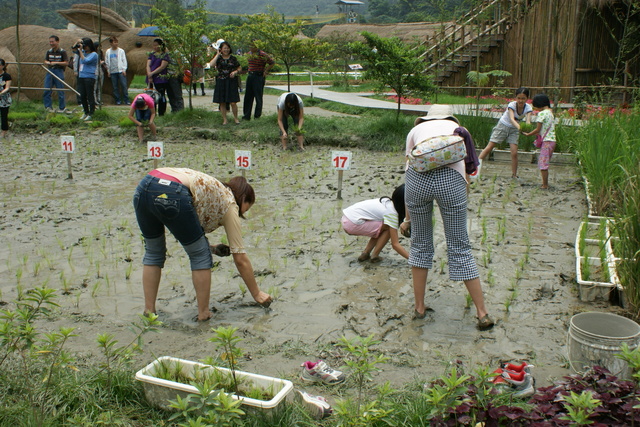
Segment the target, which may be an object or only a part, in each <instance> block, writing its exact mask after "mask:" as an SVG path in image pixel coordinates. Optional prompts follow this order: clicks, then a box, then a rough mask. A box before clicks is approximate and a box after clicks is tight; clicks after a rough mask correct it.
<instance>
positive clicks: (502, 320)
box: [0, 96, 609, 397]
mask: <svg viewBox="0 0 640 427" xmlns="http://www.w3.org/2000/svg"><path fill="white" fill-rule="evenodd" d="M202 98H204V97H202ZM206 98H207V99H208V100H210V98H209V97H208V96H207V97H206ZM273 98H275V97H273ZM270 102H272V101H270ZM323 111H324V110H323ZM308 114H310V115H312V113H311V111H309V112H308ZM319 114H330V113H329V112H327V113H319ZM264 120H267V118H265V119H264ZM310 120H312V118H310ZM345 120H353V119H351V118H345ZM249 125H250V124H247V123H243V124H242V126H249ZM160 132H162V130H161V131H160ZM160 135H162V133H160ZM307 138H308V145H307V146H308V149H307V151H306V152H298V151H288V152H282V151H280V150H278V149H277V142H278V141H277V140H278V136H277V128H276V126H275V123H274V143H273V145H269V146H258V145H257V144H253V143H251V142H247V143H239V144H233V143H230V142H228V141H213V142H212V141H198V140H188V141H184V140H180V141H177V140H172V141H169V140H167V141H165V143H166V144H167V145H166V147H165V150H166V158H165V159H164V160H162V161H161V165H165V166H178V167H190V168H194V169H198V170H201V171H205V172H207V173H209V174H211V175H213V176H216V177H218V178H221V179H222V180H225V179H228V178H229V177H231V176H233V175H235V174H236V173H237V172H236V171H235V170H234V164H233V155H234V150H235V149H242V150H251V151H252V156H253V162H254V168H253V169H252V170H250V171H247V178H248V179H249V181H250V182H251V184H252V185H253V186H254V188H255V191H256V195H257V201H256V204H255V206H254V207H253V208H252V209H251V210H250V211H249V213H248V218H247V220H246V221H245V222H244V223H243V227H244V229H243V234H244V239H245V245H246V246H247V248H248V254H249V257H250V259H251V261H252V263H253V267H254V270H255V271H256V274H257V276H258V282H259V284H260V286H261V287H262V289H263V290H265V291H267V292H271V293H272V294H273V295H274V296H275V302H274V303H273V304H272V306H271V308H270V309H268V310H265V309H263V308H261V307H259V306H257V305H255V304H254V303H253V301H252V299H251V297H250V295H248V294H247V295H243V292H242V287H241V285H242V280H241V278H240V277H239V276H238V274H237V271H236V270H235V268H234V265H233V262H232V260H231V259H230V258H219V259H216V260H215V261H219V264H218V265H217V267H215V269H214V271H213V273H212V276H213V277H212V293H211V296H212V298H211V302H212V309H213V310H214V312H215V313H214V317H213V319H211V321H210V322H208V323H202V324H199V323H196V322H194V321H193V320H192V319H193V317H194V315H195V314H196V303H195V294H194V290H193V287H192V284H191V280H190V271H189V266H188V260H187V257H186V255H185V254H184V251H183V250H182V248H181V247H180V246H179V244H177V242H176V241H175V240H174V239H169V240H168V241H169V245H170V246H169V254H170V257H169V258H168V260H167V264H166V267H165V269H164V271H163V278H162V283H161V287H160V294H159V303H158V307H159V316H160V320H162V321H163V322H164V326H163V327H162V328H161V331H160V333H158V334H150V335H147V336H146V337H145V340H144V341H145V353H144V355H142V356H141V357H140V358H139V360H138V361H137V362H136V366H138V367H140V368H141V367H143V366H144V365H146V364H147V363H148V362H150V361H151V360H153V359H154V358H155V357H158V356H163V355H170V356H175V357H181V358H185V359H191V360H198V359H202V358H204V357H206V356H209V355H213V354H214V353H215V350H214V347H213V344H212V343H210V342H208V341H207V339H208V338H210V337H211V336H212V333H211V331H210V328H211V327H217V326H219V325H230V326H235V327H238V328H239V329H240V335H241V336H242V337H243V338H244V340H243V341H241V343H240V345H241V347H243V348H244V349H245V352H246V354H247V357H246V359H245V360H243V361H242V364H241V368H242V369H243V370H247V371H252V372H257V373H261V374H265V375H271V376H279V377H284V378H290V379H293V380H294V381H295V382H296V383H299V382H298V381H297V380H296V378H297V375H298V369H299V365H300V364H301V363H302V362H304V361H305V360H315V359H317V358H324V359H326V360H327V361H328V362H329V363H330V364H332V365H333V366H335V367H336V368H337V367H339V366H341V365H342V361H341V359H340V352H339V351H338V350H337V349H336V347H335V346H334V344H335V343H336V342H337V341H338V339H339V338H340V337H341V336H342V335H345V336H347V337H353V336H354V335H360V336H367V335H370V334H374V335H375V337H376V338H378V339H380V340H381V341H382V342H381V344H380V345H379V346H377V349H378V350H379V351H381V352H384V353H385V354H386V355H387V356H389V357H390V360H389V363H387V364H385V365H382V372H380V373H378V374H376V375H375V381H376V382H378V383H382V382H383V381H390V382H391V383H392V385H394V386H396V387H401V386H402V385H403V384H405V383H407V382H410V381H413V380H426V379H430V378H433V377H434V376H436V375H440V374H441V373H442V372H443V371H444V369H445V368H446V366H447V365H448V363H449V361H451V360H453V359H460V360H462V361H463V362H464V363H465V365H466V366H467V367H469V368H474V367H476V366H477V365H480V364H489V365H491V366H494V365H496V364H497V362H498V361H499V360H503V359H508V360H516V361H517V360H523V359H524V360H527V361H529V362H530V363H533V364H534V365H536V368H535V369H534V372H533V373H534V376H535V378H536V379H537V384H538V385H547V384H549V383H550V382H551V381H552V380H553V379H556V378H559V377H561V376H562V375H564V374H567V373H569V372H570V371H569V370H568V364H567V360H566V354H567V347H566V341H567V330H568V324H569V320H570V318H571V316H572V315H573V314H575V313H577V312H580V311H585V310H608V309H609V308H608V306H607V305H606V304H605V303H600V304H594V303H582V302H580V301H579V299H578V297H577V291H576V284H575V257H574V248H573V242H574V240H575V234H576V230H577V228H578V225H579V222H580V220H581V219H582V218H583V217H584V216H585V214H586V206H585V196H584V190H583V186H582V184H581V179H580V177H579V176H578V175H577V169H576V167H575V166H572V165H552V167H551V170H550V183H551V185H552V188H551V189H550V190H548V191H544V190H540V189H539V188H538V187H539V184H540V178H539V174H538V171H537V169H536V167H535V165H534V164H531V163H528V164H521V165H520V170H519V175H520V180H519V181H515V180H512V179H511V178H510V175H511V173H510V165H509V163H507V162H498V161H493V162H485V166H484V168H483V171H482V174H483V176H482V178H481V180H480V182H479V183H478V184H477V185H476V186H475V187H474V188H473V189H472V190H471V194H470V202H469V219H468V222H469V229H470V237H471V241H472V245H473V247H474V253H475V255H476V259H477V261H478V264H479V267H480V271H481V279H482V282H483V286H484V291H485V295H486V301H487V306H488V309H489V311H490V313H491V314H492V315H493V316H494V318H496V319H497V321H498V324H497V326H496V327H495V328H494V329H493V330H491V331H487V332H480V331H478V330H477V329H476V327H475V324H476V321H475V318H474V315H475V311H474V310H473V309H467V308H466V305H467V300H466V291H465V288H464V285H463V284H462V283H459V282H452V281H450V280H449V279H448V275H447V269H446V246H445V242H444V235H443V231H442V227H441V219H440V216H439V213H438V214H437V215H436V219H435V221H436V224H437V233H436V236H435V241H436V244H437V246H436V261H435V266H436V267H435V268H434V270H433V271H432V272H430V274H429V280H428V290H427V302H428V304H429V305H430V306H431V307H433V308H434V309H435V311H434V312H433V313H432V315H431V316H430V317H428V318H427V319H425V320H421V321H420V320H412V313H413V294H412V287H411V275H410V269H409V267H408V266H407V264H406V261H405V260H404V259H403V258H402V257H400V256H399V255H397V254H396V253H395V252H394V251H393V250H392V249H391V247H390V245H389V246H388V247H387V248H385V250H384V251H383V253H382V256H383V258H384V260H383V262H382V263H380V264H375V265H374V264H370V263H366V262H365V263H358V262H357V261H356V258H357V256H358V255H359V254H360V252H361V250H362V249H363V248H364V246H365V243H366V240H365V238H356V237H352V236H348V235H346V234H345V233H344V232H343V231H342V230H341V227H340V218H341V211H342V209H343V208H345V207H347V206H349V205H350V204H352V203H355V202H358V201H361V200H365V199H369V198H378V197H380V196H384V195H391V193H392V191H393V189H394V187H395V186H397V185H399V184H401V183H402V182H403V157H402V154H401V153H395V154H388V153H375V152H369V151H364V150H352V154H353V164H352V169H351V170H349V171H346V172H345V173H344V184H343V185H344V187H343V191H342V196H343V200H338V199H337V185H338V175H337V173H336V172H335V171H334V170H332V169H331V163H330V154H331V151H332V150H333V148H331V147H323V146H316V145H314V144H313V135H307ZM76 144H77V152H76V153H75V154H73V155H72V167H73V179H66V178H67V174H68V172H67V159H66V156H65V155H64V154H63V153H62V152H61V151H60V143H59V136H58V135H52V134H49V135H16V136H15V138H13V139H12V140H10V141H8V142H7V141H5V142H2V143H0V162H1V164H2V168H1V170H0V178H1V180H2V188H3V190H2V193H3V197H2V200H1V201H0V204H1V206H2V210H1V211H0V232H1V235H2V242H3V244H2V245H1V247H0V290H1V292H2V293H1V295H0V300H1V301H3V302H5V303H8V302H11V301H13V300H14V299H15V298H16V297H17V293H18V290H19V288H20V287H23V288H24V289H28V288H31V287H34V286H41V285H43V284H45V283H46V284H47V285H48V286H50V287H54V288H58V289H60V293H61V295H60V297H59V303H60V306H61V307H60V310H59V312H57V313H56V315H55V317H54V318H53V319H52V321H47V322H43V323H42V324H41V325H40V326H41V327H42V328H43V329H46V330H49V329H53V328H57V327H59V326H73V327H75V328H76V333H77V334H78V336H77V337H75V338H74V339H73V340H72V341H71V342H70V343H69V346H70V348H71V349H72V350H74V351H76V352H78V354H79V355H80V356H81V357H82V358H83V359H86V360H96V359H99V358H100V357H101V355H100V352H99V351H98V349H97V345H96V337H97V335H98V334H100V333H111V334H114V335H115V336H116V337H117V338H118V339H119V340H120V342H121V343H125V342H128V341H129V340H130V339H131V337H132V335H131V332H130V331H129V329H128V326H129V325H130V323H131V322H132V321H135V320H136V319H137V316H138V314H140V313H141V312H142V309H143V298H142V289H141V267H142V266H141V259H142V255H143V246H142V242H141V239H140V237H139V232H138V228H137V224H136V220H135V215H134V212H133V209H132V205H131V198H132V194H133V191H134V188H135V186H136V185H137V183H138V181H139V180H140V179H141V178H142V177H143V176H144V175H145V173H146V172H147V171H149V170H150V169H152V168H153V162H152V161H151V160H148V159H147V158H146V148H145V147H144V146H141V145H139V144H137V142H136V137H135V135H134V133H133V131H132V132H131V134H130V135H128V136H127V137H107V136H105V131H104V130H96V131H90V132H89V133H84V134H81V135H79V136H77V137H76ZM222 235H223V230H217V231H216V232H214V233H212V234H211V235H209V240H210V243H216V242H218V241H220V239H221V237H222ZM402 243H403V244H404V245H405V246H406V247H408V246H409V241H408V240H407V239H404V238H403V240H402ZM527 254H528V260H526V259H525V258H526V255H527ZM127 277H129V278H127ZM509 301H511V303H509ZM5 307H10V305H6V306H5ZM507 308H508V310H507ZM132 374H133V372H132ZM315 391H316V392H319V393H321V394H324V395H327V397H331V393H332V392H331V390H328V389H326V388H325V389H317V390H315ZM336 392H338V391H336Z"/></svg>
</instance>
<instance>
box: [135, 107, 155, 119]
mask: <svg viewBox="0 0 640 427" xmlns="http://www.w3.org/2000/svg"><path fill="white" fill-rule="evenodd" d="M136 119H137V120H138V121H139V122H148V121H149V120H151V109H150V108H147V109H146V110H138V109H136Z"/></svg>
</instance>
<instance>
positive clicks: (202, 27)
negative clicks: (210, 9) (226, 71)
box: [154, 0, 210, 110]
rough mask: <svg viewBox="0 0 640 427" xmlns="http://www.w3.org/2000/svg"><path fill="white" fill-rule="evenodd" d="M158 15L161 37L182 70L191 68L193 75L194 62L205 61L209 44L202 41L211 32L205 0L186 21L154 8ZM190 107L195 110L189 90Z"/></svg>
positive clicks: (157, 22)
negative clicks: (181, 21) (182, 21)
mask: <svg viewBox="0 0 640 427" xmlns="http://www.w3.org/2000/svg"><path fill="white" fill-rule="evenodd" d="M154 12H155V13H156V14H157V15H158V16H157V18H156V19H155V20H154V24H155V25H157V26H158V36H159V37H161V38H162V39H163V40H164V41H165V43H166V44H167V46H168V47H169V49H170V51H171V59H172V60H173V61H175V65H174V66H175V67H177V70H178V71H180V72H184V71H185V70H189V71H190V72H191V75H193V68H194V64H196V63H198V62H200V61H203V60H204V59H203V58H205V57H206V55H207V45H206V44H205V43H203V42H202V36H203V35H206V34H208V33H209V30H210V28H209V24H208V23H207V11H206V10H205V3H204V0H198V1H197V2H196V4H195V7H194V8H193V9H191V10H189V11H187V12H186V13H185V16H186V23H184V24H180V23H178V22H176V21H175V20H174V18H173V16H170V15H168V14H166V13H165V12H163V11H161V10H158V9H154ZM189 109H190V110H193V103H192V100H191V91H189Z"/></svg>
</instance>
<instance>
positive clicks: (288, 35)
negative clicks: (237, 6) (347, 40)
mask: <svg viewBox="0 0 640 427" xmlns="http://www.w3.org/2000/svg"><path fill="white" fill-rule="evenodd" d="M246 18H247V23H246V24H245V25H243V26H242V27H240V35H241V37H242V39H243V40H244V41H245V42H247V43H249V42H254V43H255V45H256V47H258V48H259V49H262V50H264V51H265V52H267V53H269V54H271V55H273V56H274V57H275V59H276V61H278V62H281V63H282V64H283V65H284V66H285V69H286V71H287V87H288V90H291V75H290V72H291V66H292V65H294V64H297V63H300V62H302V61H305V62H310V61H315V60H316V59H318V58H319V56H320V51H321V50H322V49H323V47H324V46H325V44H324V43H320V42H318V41H316V40H315V39H310V38H307V37H306V36H304V35H302V34H301V28H302V26H303V24H304V23H303V22H302V21H295V22H293V23H290V24H289V23H286V22H284V18H283V16H282V15H280V14H278V13H277V12H276V11H275V9H274V8H273V7H271V6H270V7H269V8H268V13H261V14H257V15H250V16H247V17H246Z"/></svg>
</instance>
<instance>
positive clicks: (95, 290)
mask: <svg viewBox="0 0 640 427" xmlns="http://www.w3.org/2000/svg"><path fill="white" fill-rule="evenodd" d="M101 288H102V281H101V280H96V282H95V283H94V284H93V286H92V287H91V296H92V297H93V298H95V297H97V296H98V293H99V292H100V289H101Z"/></svg>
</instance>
